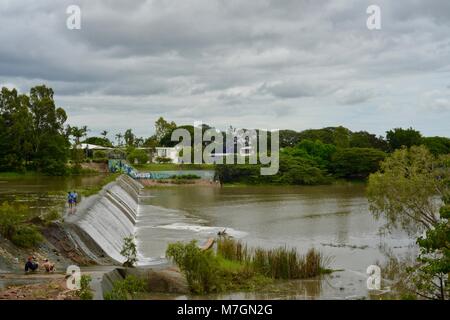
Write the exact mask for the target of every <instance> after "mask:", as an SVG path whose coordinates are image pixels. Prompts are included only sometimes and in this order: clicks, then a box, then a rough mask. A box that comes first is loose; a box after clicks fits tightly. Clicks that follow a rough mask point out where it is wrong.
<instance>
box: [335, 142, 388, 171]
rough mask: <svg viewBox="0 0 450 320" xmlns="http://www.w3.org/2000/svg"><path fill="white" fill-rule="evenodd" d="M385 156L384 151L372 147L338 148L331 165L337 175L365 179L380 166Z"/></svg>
mask: <svg viewBox="0 0 450 320" xmlns="http://www.w3.org/2000/svg"><path fill="white" fill-rule="evenodd" d="M385 156H386V154H385V153H384V152H383V151H380V150H377V149H372V148H344V149H337V150H336V152H335V153H334V154H333V156H332V160H331V164H330V166H331V170H332V172H333V173H334V174H335V175H336V176H337V177H342V178H359V179H365V178H367V177H368V176H369V174H371V173H374V172H376V171H377V170H378V169H379V168H380V162H381V161H382V160H383V159H384V158H385Z"/></svg>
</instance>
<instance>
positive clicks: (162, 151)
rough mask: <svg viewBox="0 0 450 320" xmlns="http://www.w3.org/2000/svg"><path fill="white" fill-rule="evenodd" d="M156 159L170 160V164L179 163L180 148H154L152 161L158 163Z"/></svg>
mask: <svg viewBox="0 0 450 320" xmlns="http://www.w3.org/2000/svg"><path fill="white" fill-rule="evenodd" d="M158 158H167V159H170V162H171V163H181V157H180V148H178V147H156V148H155V152H154V154H153V161H154V162H158V160H157V159H158Z"/></svg>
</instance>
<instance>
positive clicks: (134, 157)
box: [127, 149, 149, 164]
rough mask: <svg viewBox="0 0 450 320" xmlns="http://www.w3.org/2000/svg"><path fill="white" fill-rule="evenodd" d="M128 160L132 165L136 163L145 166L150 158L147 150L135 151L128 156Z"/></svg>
mask: <svg viewBox="0 0 450 320" xmlns="http://www.w3.org/2000/svg"><path fill="white" fill-rule="evenodd" d="M127 160H128V161H129V162H130V163H132V164H133V163H135V162H136V161H137V162H138V163H139V164H145V163H147V162H148V160H149V157H148V154H147V152H146V151H145V150H142V149H134V150H132V151H131V152H130V153H129V154H128V157H127Z"/></svg>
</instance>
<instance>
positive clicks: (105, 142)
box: [83, 137, 113, 148]
mask: <svg viewBox="0 0 450 320" xmlns="http://www.w3.org/2000/svg"><path fill="white" fill-rule="evenodd" d="M83 143H89V144H95V145H97V146H102V147H108V148H112V146H113V145H112V143H111V141H109V139H108V138H104V137H89V138H87V139H86V140H84V141H83Z"/></svg>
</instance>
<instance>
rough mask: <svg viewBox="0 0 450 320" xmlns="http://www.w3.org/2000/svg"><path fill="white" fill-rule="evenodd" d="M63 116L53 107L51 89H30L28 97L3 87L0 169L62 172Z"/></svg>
mask: <svg viewBox="0 0 450 320" xmlns="http://www.w3.org/2000/svg"><path fill="white" fill-rule="evenodd" d="M66 120H67V115H66V113H65V111H64V110H63V109H62V108H57V107H56V106H55V102H54V99H53V90H52V89H50V88H47V87H46V86H36V87H34V88H31V90H30V94H29V96H27V95H25V94H22V95H19V94H17V91H16V90H15V89H13V90H8V89H7V88H3V89H2V91H1V94H0V129H1V130H0V170H11V169H12V170H19V171H23V170H25V168H32V169H35V170H38V171H42V172H45V173H48V174H54V175H60V174H64V173H65V169H66V162H67V159H68V156H69V148H70V144H69V140H68V136H67V135H66V132H65V130H64V123H65V121H66Z"/></svg>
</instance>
